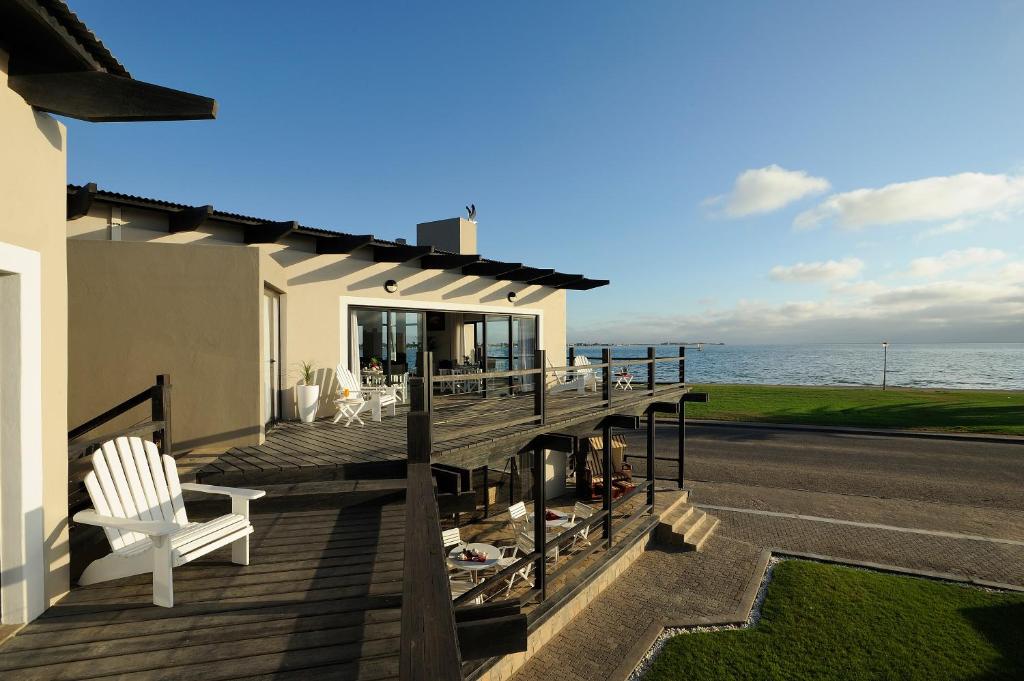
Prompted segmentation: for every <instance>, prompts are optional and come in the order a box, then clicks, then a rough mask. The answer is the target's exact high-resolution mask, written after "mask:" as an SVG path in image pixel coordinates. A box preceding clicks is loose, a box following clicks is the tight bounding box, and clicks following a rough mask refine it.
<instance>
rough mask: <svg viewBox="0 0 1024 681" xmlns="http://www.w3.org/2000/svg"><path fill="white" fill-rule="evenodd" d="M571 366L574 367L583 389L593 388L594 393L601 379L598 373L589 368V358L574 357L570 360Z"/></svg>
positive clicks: (583, 356) (584, 356) (582, 356)
mask: <svg viewBox="0 0 1024 681" xmlns="http://www.w3.org/2000/svg"><path fill="white" fill-rule="evenodd" d="M572 365H573V366H574V367H576V376H577V377H578V378H582V379H583V385H584V388H589V387H593V389H594V390H595V391H596V390H597V384H598V383H599V382H600V381H601V377H600V375H599V373H600V372H598V371H597V370H595V369H594V368H593V367H591V365H590V358H589V357H587V356H586V355H576V356H575V357H573V358H572Z"/></svg>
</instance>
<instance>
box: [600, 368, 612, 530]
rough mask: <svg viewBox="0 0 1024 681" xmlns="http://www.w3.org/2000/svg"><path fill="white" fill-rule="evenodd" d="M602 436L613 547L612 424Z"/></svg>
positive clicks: (604, 503)
mask: <svg viewBox="0 0 1024 681" xmlns="http://www.w3.org/2000/svg"><path fill="white" fill-rule="evenodd" d="M606 352H607V351H606ZM601 430H602V432H601V434H602V435H603V437H602V438H601V439H602V441H603V444H604V447H603V451H602V454H603V455H604V457H603V458H604V464H603V465H604V495H603V497H602V498H601V502H602V503H601V507H602V508H603V509H604V511H605V513H606V515H605V517H604V538H605V547H606V548H609V549H610V548H611V547H612V429H611V426H604V427H603V428H602V429H601Z"/></svg>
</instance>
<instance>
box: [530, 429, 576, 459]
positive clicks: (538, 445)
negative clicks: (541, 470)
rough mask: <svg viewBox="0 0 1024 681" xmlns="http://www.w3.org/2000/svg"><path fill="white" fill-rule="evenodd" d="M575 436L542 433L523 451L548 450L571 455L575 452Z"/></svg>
mask: <svg viewBox="0 0 1024 681" xmlns="http://www.w3.org/2000/svg"><path fill="white" fill-rule="evenodd" d="M576 439H577V438H576V436H575V435H565V434H563V433H544V434H543V435H538V436H537V437H535V438H533V440H532V441H531V442H530V445H529V446H528V447H524V449H550V450H551V451H553V452H565V453H566V454H572V453H574V452H575V451H576Z"/></svg>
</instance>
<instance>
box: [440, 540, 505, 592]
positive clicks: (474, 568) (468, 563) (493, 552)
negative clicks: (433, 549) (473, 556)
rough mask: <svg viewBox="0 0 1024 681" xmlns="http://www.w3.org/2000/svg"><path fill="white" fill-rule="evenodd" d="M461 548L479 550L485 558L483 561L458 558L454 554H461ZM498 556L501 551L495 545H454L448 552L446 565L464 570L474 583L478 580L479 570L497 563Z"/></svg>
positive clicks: (499, 556)
mask: <svg viewBox="0 0 1024 681" xmlns="http://www.w3.org/2000/svg"><path fill="white" fill-rule="evenodd" d="M463 549H473V550H474V551H479V552H480V553H483V554H484V555H486V556H487V560H485V561H483V562H478V561H475V560H459V559H458V558H456V556H458V555H461V554H462V551H463ZM499 558H501V551H499V550H498V547H497V546H493V545H491V544H463V545H462V546H456V547H455V548H454V549H452V550H451V551H450V552H449V553H448V565H450V566H451V567H453V568H455V569H456V570H465V571H466V572H468V573H470V575H471V576H472V578H473V582H474V583H476V582H478V581H479V580H480V574H479V573H480V570H487V569H489V568H492V567H494V566H495V565H497V564H498V559H499Z"/></svg>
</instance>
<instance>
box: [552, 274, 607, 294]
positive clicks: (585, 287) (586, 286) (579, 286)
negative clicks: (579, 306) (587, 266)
mask: <svg viewBox="0 0 1024 681" xmlns="http://www.w3.org/2000/svg"><path fill="white" fill-rule="evenodd" d="M610 283H611V282H610V281H608V280H607V279H587V278H585V277H584V278H583V279H580V280H579V281H574V282H570V283H568V284H562V285H560V286H557V287H556V288H567V289H572V290H573V291H589V290H590V289H592V288H598V287H600V286H607V285H608V284H610Z"/></svg>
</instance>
